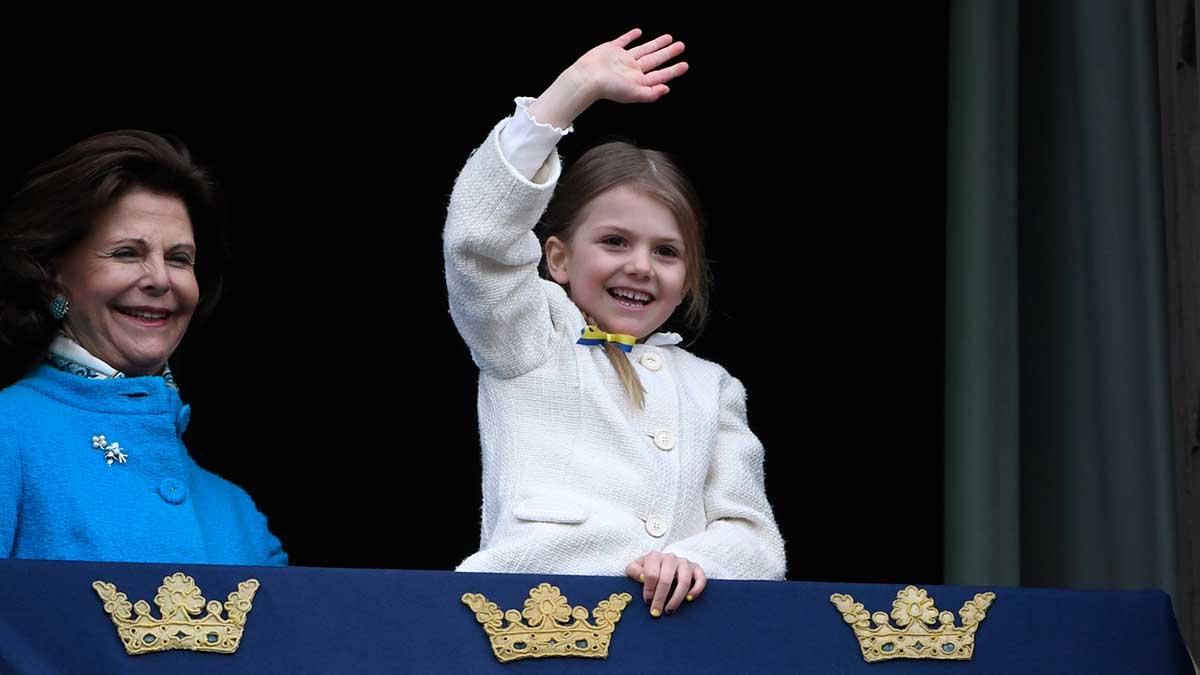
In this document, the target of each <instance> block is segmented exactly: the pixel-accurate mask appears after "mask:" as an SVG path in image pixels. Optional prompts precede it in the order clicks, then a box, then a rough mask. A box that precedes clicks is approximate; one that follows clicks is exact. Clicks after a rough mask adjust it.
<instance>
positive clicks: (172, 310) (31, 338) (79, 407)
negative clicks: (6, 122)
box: [0, 131, 287, 565]
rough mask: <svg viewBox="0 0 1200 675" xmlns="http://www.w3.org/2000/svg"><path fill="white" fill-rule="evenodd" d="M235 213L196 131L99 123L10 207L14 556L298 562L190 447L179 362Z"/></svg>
mask: <svg viewBox="0 0 1200 675" xmlns="http://www.w3.org/2000/svg"><path fill="white" fill-rule="evenodd" d="M223 221H224V211H223V207H222V205H221V201H220V198H219V192H218V188H217V186H216V184H215V183H214V182H213V180H212V179H211V178H210V176H209V175H208V173H207V171H206V170H205V169H203V168H202V167H200V166H198V165H197V164H195V163H194V162H193V161H192V159H191V157H190V155H189V153H188V151H187V149H186V148H185V147H183V145H182V144H180V143H178V142H174V141H168V140H166V139H164V138H162V137H160V136H157V135H155V134H151V133H147V132H143V131H118V132H111V133H106V134H101V135H99V136H95V137H93V138H89V139H87V140H85V141H82V142H80V143H77V144H76V145H74V146H72V147H70V148H68V149H67V150H66V151H64V152H63V153H62V154H60V155H58V156H57V157H54V158H53V159H50V160H48V161H46V162H44V163H43V164H41V165H40V166H38V167H36V168H35V169H34V170H33V171H32V172H30V173H29V175H28V176H27V177H26V180H25V182H24V184H23V185H22V186H21V188H20V189H19V190H18V191H17V193H16V195H14V197H13V199H12V201H11V203H10V204H9V207H8V208H7V210H6V211H5V212H4V214H3V216H2V217H0V387H4V388H3V390H0V467H3V468H0V555H5V556H8V557H16V558H54V559H73V560H112V561H141V562H195V563H217V564H242V565H285V564H287V556H286V554H285V553H284V552H283V550H282V548H281V547H280V544H279V540H278V539H276V538H275V537H274V536H273V535H272V534H271V533H270V532H269V531H268V530H267V523H266V518H264V517H263V515H262V514H261V513H259V512H258V510H257V509H256V508H255V506H254V502H253V501H252V500H251V499H250V497H249V496H247V494H246V493H245V492H243V491H242V490H241V489H239V488H238V487H236V486H234V485H233V484H231V483H229V482H227V481H225V480H223V479H221V478H220V477H218V476H216V475H213V474H212V473H209V472H208V471H205V470H204V469H202V468H200V467H199V466H198V465H197V464H196V463H195V462H194V461H192V458H191V457H190V456H189V455H188V452H187V449H186V448H185V447H184V445H183V440H182V438H183V432H184V429H186V428H187V423H188V417H189V413H190V409H189V407H188V406H186V405H184V404H183V402H182V401H181V400H180V396H179V391H178V390H177V388H176V385H175V382H174V380H173V378H172V376H171V369H170V368H169V367H168V366H167V360H168V358H169V357H170V356H171V354H172V353H173V352H174V351H175V348H176V347H178V346H179V342H180V340H182V339H183V336H184V334H185V333H186V332H187V329H188V324H190V323H191V321H192V318H193V316H196V315H203V314H206V313H207V312H208V311H210V310H211V309H212V307H213V305H214V304H215V303H216V302H217V299H218V297H219V296H220V292H221V271H222V263H223V259H224V255H223V245H222V243H223V238H222V228H223Z"/></svg>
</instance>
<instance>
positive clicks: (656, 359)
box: [639, 352, 663, 372]
mask: <svg viewBox="0 0 1200 675" xmlns="http://www.w3.org/2000/svg"><path fill="white" fill-rule="evenodd" d="M639 361H641V363H642V365H643V366H645V367H646V370H649V371H651V372H658V370H659V369H660V368H662V367H663V360H662V357H661V356H659V355H658V354H655V353H654V352H646V353H645V354H642V358H641V359H639Z"/></svg>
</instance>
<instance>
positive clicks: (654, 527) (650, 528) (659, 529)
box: [646, 515, 667, 537]
mask: <svg viewBox="0 0 1200 675" xmlns="http://www.w3.org/2000/svg"><path fill="white" fill-rule="evenodd" d="M646 532H647V533H649V534H650V536H651V537H661V536H663V535H664V534H666V533H667V519H666V518H663V517H662V516H659V515H653V516H650V517H648V518H646Z"/></svg>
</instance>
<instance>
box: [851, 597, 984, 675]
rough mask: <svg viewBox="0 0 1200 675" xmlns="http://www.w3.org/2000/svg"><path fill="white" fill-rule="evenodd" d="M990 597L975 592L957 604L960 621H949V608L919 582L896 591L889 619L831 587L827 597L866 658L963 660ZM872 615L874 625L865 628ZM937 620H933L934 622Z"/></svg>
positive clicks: (972, 644) (951, 618) (972, 649)
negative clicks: (936, 602)
mask: <svg viewBox="0 0 1200 675" xmlns="http://www.w3.org/2000/svg"><path fill="white" fill-rule="evenodd" d="M995 599H996V594H995V593H977V594H975V599H973V600H968V601H967V602H965V603H964V604H963V607H962V609H960V610H958V615H959V616H961V617H962V627H958V626H955V625H954V615H953V614H951V613H950V612H942V613H941V614H938V610H937V607H935V606H934V604H933V598H931V597H929V595H928V594H927V593H926V592H925V589H923V588H917V587H916V586H909V587H907V588H905V589H903V590H901V591H898V592H897V593H896V599H895V601H893V602H892V619H895V621H896V626H899V627H898V628H896V627H893V626H892V625H891V624H890V623H889V622H888V615H887V614H885V613H883V612H875V614H873V615H871V614H868V613H867V611H866V610H865V609H863V606H862V603H861V602H855V601H854V598H852V597H850V596H849V595H841V594H840V593H834V594H833V595H831V596H829V601H830V602H832V603H833V605H834V606H835V607H837V609H838V611H839V612H841V613H842V618H843V619H845V621H846V623H848V624H850V625H851V626H852V627H853V628H854V634H855V635H856V636H857V637H858V646H859V647H861V648H862V655H863V659H865V660H866V661H868V662H872V661H887V660H889V659H952V660H957V661H965V660H968V659H970V658H971V656H972V655H973V654H974V653H975V631H977V630H979V622H981V621H983V620H984V618H985V617H986V616H987V613H986V610H987V608H988V607H990V606H991V604H992V601H994V600H995ZM872 621H874V623H875V627H874V628H871V622H872ZM939 623H940V624H941V625H938V624H939Z"/></svg>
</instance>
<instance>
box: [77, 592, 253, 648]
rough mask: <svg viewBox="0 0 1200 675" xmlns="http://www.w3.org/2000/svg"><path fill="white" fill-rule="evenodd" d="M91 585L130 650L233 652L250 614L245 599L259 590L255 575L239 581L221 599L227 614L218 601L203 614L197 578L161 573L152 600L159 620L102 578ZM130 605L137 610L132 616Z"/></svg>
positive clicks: (140, 602)
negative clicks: (165, 575) (223, 614)
mask: <svg viewBox="0 0 1200 675" xmlns="http://www.w3.org/2000/svg"><path fill="white" fill-rule="evenodd" d="M92 588H94V589H96V594H97V595H99V596H100V599H101V600H103V601H104V611H105V612H108V614H109V616H111V617H112V621H113V623H114V624H116V626H117V635H118V636H119V637H120V638H121V642H123V643H124V644H125V651H126V652H129V653H130V654H148V653H150V652H165V651H168V650H171V649H190V650H193V651H200V652H217V653H221V654H232V653H234V652H235V651H237V648H238V645H239V644H240V643H241V641H242V629H243V627H244V626H245V625H246V615H247V614H249V613H250V609H251V604H250V601H251V600H253V599H254V593H255V591H257V590H258V580H257V579H247V580H246V581H243V582H241V583H240V584H238V589H237V591H236V592H233V593H230V594H229V599H228V600H226V601H225V614H226V618H221V603H220V602H218V601H217V600H212V601H210V602H209V603H208V614H207V615H205V616H204V618H202V619H195V618H192V617H193V616H199V615H200V611H201V609H202V608H203V607H204V596H203V595H201V594H200V589H199V588H197V587H196V582H195V581H194V580H193V579H192V578H191V577H189V576H186V575H184V574H183V572H176V573H175V574H173V575H171V576H169V577H164V578H163V585H162V586H159V587H158V595H156V596H154V604H156V605H158V611H159V614H160V615H161V616H162V618H161V619H155V618H153V617H151V616H150V605H148V604H146V601H145V600H138V601H137V603H136V604H134V605H132V606H131V605H130V604H129V599H128V598H126V597H125V594H124V593H119V592H117V587H116V586H114V585H113V584H110V583H107V582H104V581H94V582H92ZM130 607H132V608H133V612H134V613H136V614H137V618H136V619H134V618H131V615H130V611H129V610H130Z"/></svg>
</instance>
